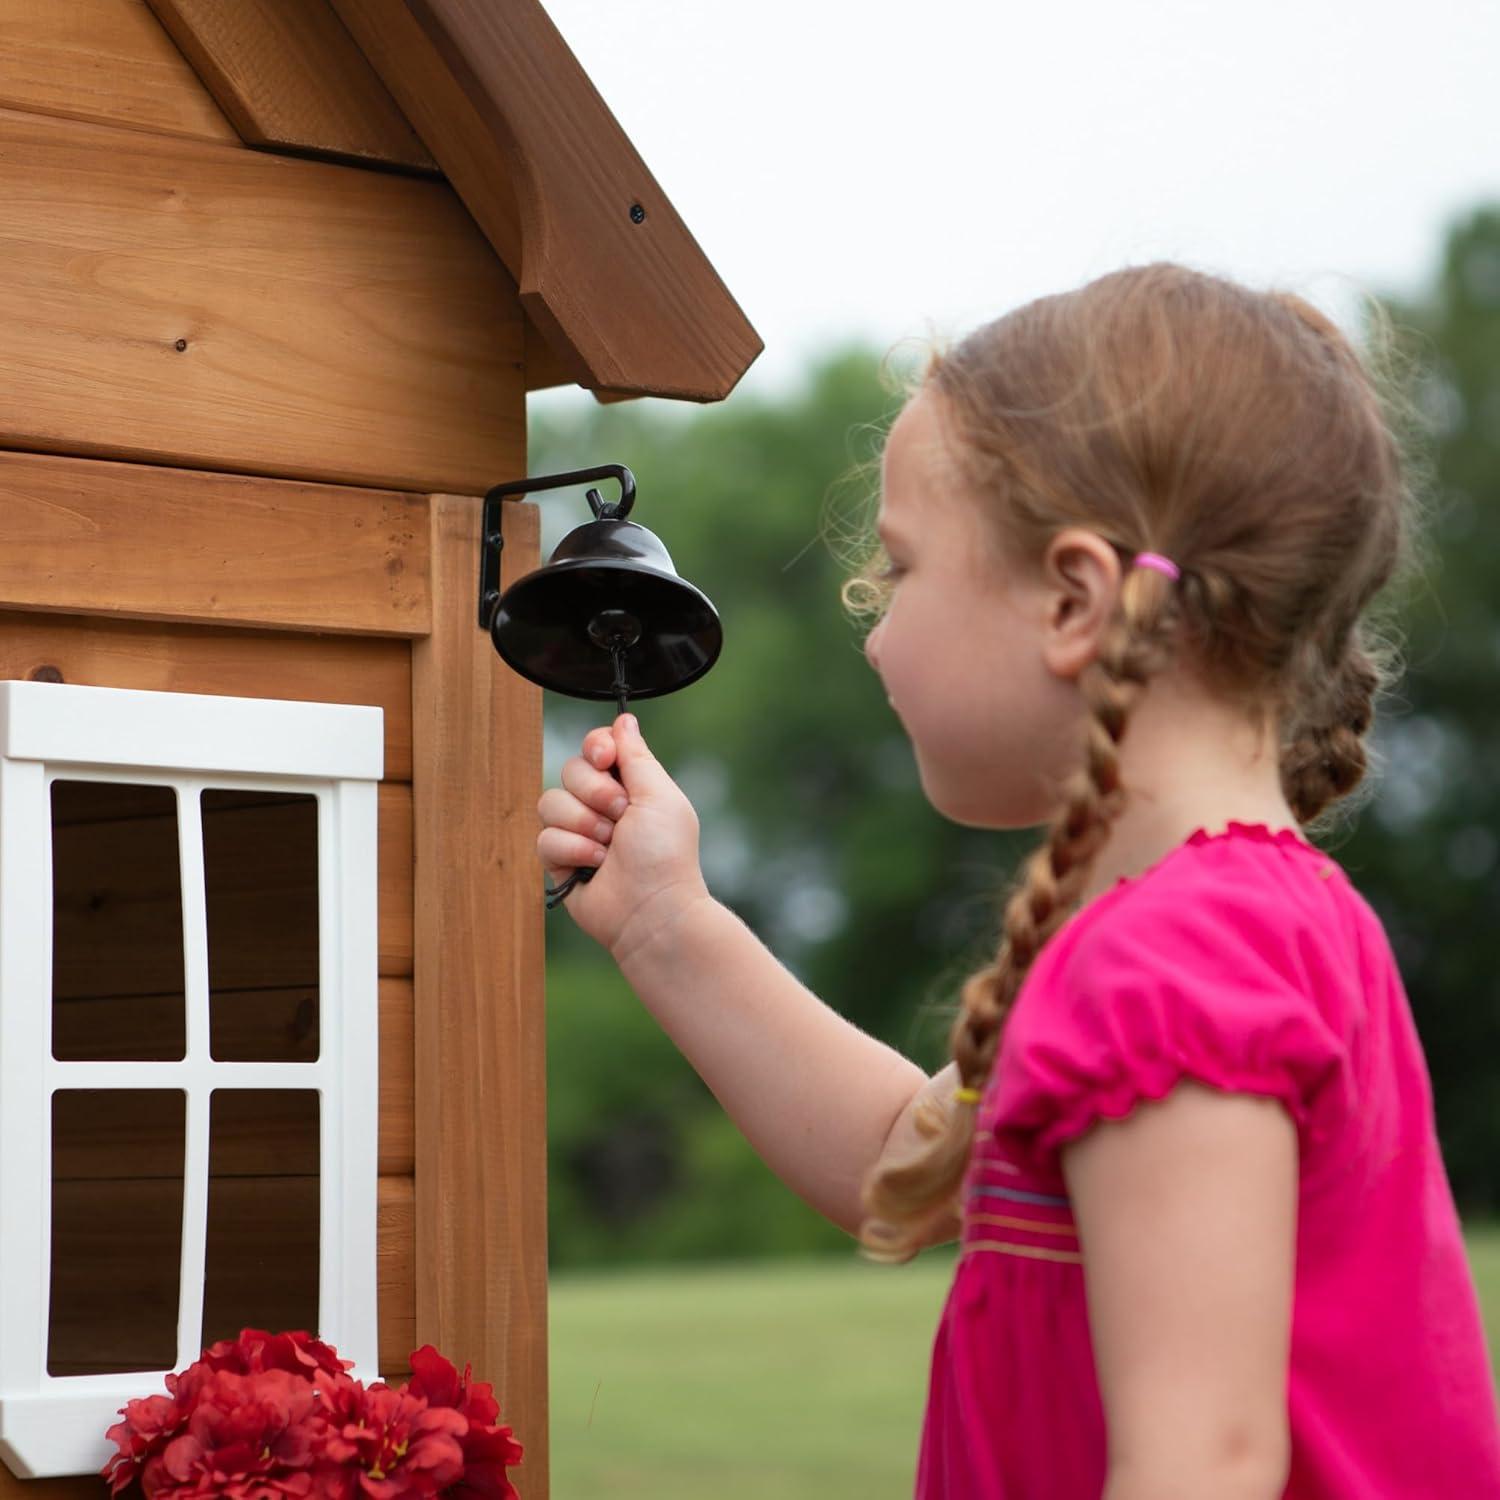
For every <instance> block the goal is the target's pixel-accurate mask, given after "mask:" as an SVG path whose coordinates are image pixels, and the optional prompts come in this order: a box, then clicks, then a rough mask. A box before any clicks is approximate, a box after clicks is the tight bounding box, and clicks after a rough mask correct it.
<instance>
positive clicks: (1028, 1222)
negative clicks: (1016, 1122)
mask: <svg viewBox="0 0 1500 1500" xmlns="http://www.w3.org/2000/svg"><path fill="white" fill-rule="evenodd" d="M975 1144H976V1152H975V1159H974V1162H973V1164H972V1166H971V1167H970V1169H969V1175H968V1178H967V1180H966V1182H965V1185H964V1194H963V1205H964V1207H963V1232H962V1234H961V1236H960V1238H959V1255H960V1256H961V1257H962V1256H966V1255H974V1254H1000V1255H1016V1256H1021V1257H1022V1258H1024V1259H1028V1260H1052V1261H1062V1262H1064V1263H1068V1264H1073V1265H1080V1264H1082V1261H1083V1256H1082V1254H1081V1253H1080V1252H1079V1248H1078V1229H1077V1226H1076V1225H1075V1224H1074V1223H1073V1213H1072V1209H1071V1207H1070V1206H1069V1203H1068V1200H1067V1199H1066V1198H1065V1197H1061V1196H1059V1195H1056V1194H1053V1193H1041V1192H1035V1191H1033V1190H1032V1189H1029V1188H1022V1187H1017V1186H1015V1177H1016V1175H1017V1171H1018V1169H1017V1168H1016V1167H1015V1166H1014V1164H1012V1163H1011V1162H1007V1161H1003V1160H1001V1159H1000V1158H999V1157H998V1155H995V1154H992V1151H991V1150H985V1149H984V1143H983V1142H980V1141H976V1143H975Z"/></svg>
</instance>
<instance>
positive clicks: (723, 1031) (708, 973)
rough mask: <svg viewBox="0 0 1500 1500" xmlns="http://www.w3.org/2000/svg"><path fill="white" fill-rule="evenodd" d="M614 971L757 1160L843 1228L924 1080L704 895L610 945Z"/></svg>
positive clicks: (853, 1221) (850, 1227) (854, 1219)
mask: <svg viewBox="0 0 1500 1500" xmlns="http://www.w3.org/2000/svg"><path fill="white" fill-rule="evenodd" d="M617 960H618V962H619V965H620V971H621V973H622V974H623V975H624V976H625V979H626V980H627V981H628V983H629V984H630V987H631V988H632V989H633V990H634V991H635V993H636V994H637V995H638V996H639V997H640V999H641V1003H642V1004H643V1005H645V1007H646V1008H647V1010H649V1011H650V1012H651V1014H652V1015H653V1016H654V1017H655V1018H656V1020H657V1021H658V1022H659V1023H660V1025H661V1027H662V1029H663V1030H664V1031H665V1032H666V1033H667V1035H668V1036H669V1037H671V1039H672V1041H673V1042H674V1043H675V1044H676V1045H677V1047H678V1048H679V1050H680V1051H681V1052H682V1053H683V1055H684V1056H685V1057H686V1058H687V1060H688V1061H689V1062H690V1063H691V1064H692V1065H693V1067H694V1068H696V1069H697V1071H698V1073H699V1075H700V1076H701V1077H702V1079H703V1081H704V1082H705V1083H706V1084H707V1085H708V1087H709V1088H710V1089H711V1090H712V1091H713V1093H714V1095H715V1097H716V1098H717V1099H718V1100H719V1102H720V1104H722V1105H723V1106H724V1108H725V1110H727V1111H728V1113H729V1116H730V1118H731V1119H732V1120H733V1121H734V1122H735V1124H736V1125H737V1126H738V1127H739V1129H740V1130H741V1132H742V1133H743V1134H744V1136H745V1138H746V1139H747V1140H748V1141H749V1142H750V1144H751V1146H753V1147H754V1148H755V1150H756V1151H757V1152H758V1153H759V1154H760V1156H761V1158H762V1159H763V1160H764V1161H765V1162H766V1164H767V1165H768V1166H769V1167H770V1168H771V1170H772V1171H773V1172H775V1173H776V1175H777V1176H778V1177H780V1178H781V1180H782V1181H783V1182H785V1183H786V1184H787V1186H788V1187H790V1188H791V1189H792V1190H793V1191H794V1192H796V1193H797V1194H799V1195H800V1196H801V1197H802V1198H803V1199H805V1200H806V1201H807V1202H808V1203H810V1204H811V1205H812V1206H813V1207H814V1208H816V1209H817V1210H818V1211H819V1212H820V1213H822V1214H823V1215H825V1216H826V1217H827V1218H829V1219H831V1220H832V1221H833V1222H834V1223H835V1224H837V1225H839V1226H840V1228H842V1229H845V1230H847V1231H848V1232H849V1233H850V1234H854V1233H855V1232H856V1231H857V1230H858V1227H859V1222H860V1219H861V1217H862V1216H863V1214H862V1209H861V1206H860V1198H859V1190H860V1182H861V1180H862V1179H863V1177H864V1174H865V1172H866V1170H867V1169H868V1168H869V1167H870V1165H871V1164H872V1163H873V1162H874V1161H875V1159H876V1157H877V1156H878V1155H879V1154H880V1151H881V1149H882V1147H883V1146H884V1144H885V1142H886V1139H887V1137H888V1136H890V1135H891V1132H892V1130H893V1129H896V1128H897V1127H898V1126H900V1127H901V1129H905V1128H908V1127H907V1123H906V1122H907V1119H908V1118H909V1109H908V1107H909V1106H910V1105H911V1103H912V1101H913V1099H914V1098H915V1096H916V1095H917V1094H918V1092H919V1091H920V1090H921V1089H923V1087H924V1086H926V1085H927V1084H928V1082H929V1080H928V1078H927V1075H926V1074H925V1073H923V1072H922V1070H921V1069H920V1068H918V1067H917V1066H916V1064H915V1063H913V1062H911V1061H909V1060H908V1059H907V1058H905V1057H903V1056H902V1055H901V1054H900V1053H899V1052H896V1051H895V1050H894V1049H892V1048H890V1047H888V1046H886V1045H885V1043H884V1042H880V1041H877V1040H876V1039H875V1038H874V1037H872V1036H869V1035H867V1034H866V1033H865V1032H863V1031H861V1030H860V1029H859V1028H858V1027H856V1026H854V1025H852V1024H851V1023H850V1022H848V1021H846V1020H845V1019H844V1018H843V1017H842V1016H840V1015H839V1014H838V1013H837V1012H836V1011H834V1010H832V1009H831V1008H830V1007H828V1006H827V1005H825V1004H824V1003H823V1002H822V1001H821V1000H819V999H818V997H817V996H816V995H814V994H813V993H812V991H811V990H809V989H807V988H806V986H804V985H802V984H801V983H799V982H798V980H797V979H796V978H794V977H793V975H792V974H790V973H789V972H788V971H787V970H786V969H785V968H784V967H783V966H782V964H781V963H780V962H779V961H778V960H777V958H776V957H775V955H774V954H773V953H772V952H771V951H770V950H769V949H768V948H767V947H766V946H765V945H764V944H763V943H762V942H761V941H760V940H759V939H758V938H757V937H756V936H755V934H754V933H752V932H751V931H750V929H749V928H748V927H747V926H746V925H745V924H744V922H742V921H741V920H740V918H739V917H738V916H736V915H735V914H734V913H733V912H732V911H730V910H729V908H728V907H726V906H723V905H722V904H721V903H719V902H717V901H715V900H714V899H713V898H712V897H710V896H707V895H705V896H703V897H701V898H700V899H698V900H697V901H695V902H693V903H692V904H691V905H689V906H687V907H685V908H684V909H683V910H682V911H681V912H679V913H678V914H677V915H676V916H675V917H674V918H672V919H671V920H670V921H669V922H666V923H664V924H663V925H662V926H660V927H659V928H657V929H656V930H655V931H654V932H653V933H652V934H651V936H650V938H649V939H647V940H646V941H644V942H643V943H641V944H639V945H638V946H635V947H634V948H633V949H632V950H631V951H629V952H626V953H623V954H620V955H617Z"/></svg>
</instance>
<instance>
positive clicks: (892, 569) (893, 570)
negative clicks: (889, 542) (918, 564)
mask: <svg viewBox="0 0 1500 1500" xmlns="http://www.w3.org/2000/svg"><path fill="white" fill-rule="evenodd" d="M905 571H906V570H905V569H904V568H898V567H897V566H896V564H895V563H893V562H888V563H886V565H885V566H884V567H883V568H882V569H881V570H880V571H879V572H878V573H877V574H876V575H875V576H876V578H878V579H879V580H880V582H881V583H892V582H894V581H895V580H896V579H897V578H899V577H900V576H901V575H902V573H904V572H905Z"/></svg>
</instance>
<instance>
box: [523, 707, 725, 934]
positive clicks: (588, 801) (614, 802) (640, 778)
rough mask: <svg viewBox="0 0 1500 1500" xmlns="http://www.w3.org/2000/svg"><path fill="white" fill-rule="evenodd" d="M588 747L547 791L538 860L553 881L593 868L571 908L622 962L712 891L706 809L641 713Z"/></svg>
mask: <svg viewBox="0 0 1500 1500" xmlns="http://www.w3.org/2000/svg"><path fill="white" fill-rule="evenodd" d="M582 748H583V753H582V755H575V756H574V757H573V758H572V759H571V760H569V761H568V762H567V763H566V764H565V765H564V766H563V768H562V785H561V786H560V787H548V789H547V790H546V791H545V792H543V793H542V796H541V800H540V801H539V802H538V803H537V813H538V815H539V816H540V817H541V820H542V831H541V833H539V834H538V835H537V841H536V852H537V858H538V859H539V860H540V861H541V863H542V867H543V869H545V870H546V872H547V874H548V876H549V877H550V878H551V880H552V881H553V883H554V884H558V883H560V882H561V881H563V880H565V879H567V877H568V876H569V875H571V874H572V873H573V871H574V870H575V869H576V868H577V867H578V866H580V865H582V866H584V867H594V868H595V874H594V876H593V877H592V878H591V879H590V880H588V881H587V882H580V883H579V884H578V885H575V886H574V887H573V889H572V890H571V891H570V892H569V893H568V895H567V897H566V899H565V900H564V902H563V905H565V906H566V907H567V908H568V911H569V913H570V914H571V915H572V918H573V920H574V921H575V922H576V923H577V924H578V925H579V926H580V927H581V928H582V929H583V930H584V931H585V932H586V933H588V935H589V936H590V937H591V938H593V939H594V941H595V942H597V943H599V944H601V945H602V946H603V947H605V948H607V949H608V950H609V952H610V954H611V956H612V957H614V958H615V960H616V961H617V962H618V961H619V960H620V959H621V958H622V957H623V956H624V955H625V954H627V953H629V952H632V951H634V950H635V949H636V948H637V947H639V946H640V945H641V944H642V943H644V942H645V941H647V940H648V939H649V938H650V937H651V936H652V935H653V934H654V933H655V932H657V931H659V930H660V929H661V928H662V927H663V926H665V925H667V924H670V923H671V922H673V921H674V920H675V919H676V917H677V916H678V915H679V914H680V912H681V911H682V910H683V909H684V908H685V907H687V906H689V905H691V904H693V903H694V902H696V901H698V900H701V899H704V898H706V897H707V896H708V888H707V886H706V885H705V884H704V881H703V874H702V871H701V870H700V868H699V865H698V815H697V813H696V812H694V810H693V805H692V803H691V802H689V801H688V799H687V797H686V795H685V794H684V793H683V791H682V789H681V788H680V787H679V786H678V785H677V783H676V782H675V781H673V780H672V778H671V777H670V776H668V775H667V773H666V771H665V770H664V769H663V768H662V766H661V763H660V762H659V761H658V760H657V759H656V757H655V756H654V755H652V753H651V751H650V749H649V747H648V746H647V744H646V742H645V740H644V739H643V738H642V737H641V732H640V728H639V726H638V725H637V723H636V720H635V716H634V715H633V714H621V715H620V716H619V717H618V718H617V719H616V720H615V722H614V725H613V728H611V729H604V728H600V729H591V730H590V731H589V732H588V733H587V734H586V735H585V736H584V739H583V747H582ZM612 766H618V767H619V772H620V778H621V779H620V780H619V781H616V780H615V778H614V777H613V776H611V775H610V768H611V767H612Z"/></svg>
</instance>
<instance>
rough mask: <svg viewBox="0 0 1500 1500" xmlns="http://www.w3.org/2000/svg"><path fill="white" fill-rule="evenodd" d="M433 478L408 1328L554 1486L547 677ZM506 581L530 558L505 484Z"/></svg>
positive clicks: (472, 506)
mask: <svg viewBox="0 0 1500 1500" xmlns="http://www.w3.org/2000/svg"><path fill="white" fill-rule="evenodd" d="M481 509H482V501H481V500H479V499H478V498H477V497H474V496H456V495H433V496H432V497H431V537H432V633H431V635H430V636H427V637H425V638H424V639H421V640H418V641H417V642H415V643H414V645H413V661H412V709H413V719H414V724H413V738H414V744H413V753H414V773H415V774H414V785H413V797H414V819H415V853H416V929H415V945H416V946H415V995H414V1004H415V1030H416V1037H415V1044H416V1045H415V1070H416V1080H415V1082H416V1220H417V1223H416V1232H417V1243H416V1283H417V1307H416V1339H417V1343H418V1345H421V1344H423V1343H426V1342H431V1343H433V1344H436V1345H437V1347H438V1349H439V1350H440V1351H441V1352H442V1353H443V1354H445V1355H447V1356H448V1357H449V1358H450V1359H452V1360H453V1361H454V1362H455V1363H456V1364H457V1365H458V1366H459V1368H460V1369H462V1368H463V1365H464V1363H465V1361H472V1363H473V1366H474V1374H475V1377H476V1378H478V1379H482V1380H489V1381H492V1382H493V1383H494V1387H495V1395H496V1398H497V1399H498V1400H499V1402H500V1410H501V1418H502V1420H503V1421H506V1422H509V1423H510V1424H511V1425H512V1426H513V1427H514V1429H515V1433H516V1437H517V1439H518V1440H519V1441H520V1442H521V1443H522V1444H523V1445H524V1446H525V1450H526V1456H525V1459H524V1460H523V1462H522V1465H521V1466H520V1468H519V1469H518V1470H517V1471H516V1472H515V1476H514V1477H515V1482H516V1485H517V1488H518V1489H519V1490H520V1491H521V1493H522V1494H523V1495H524V1496H525V1497H526V1500H545V1497H546V1495H547V1194H546V1092H545V1084H546V1079H545V1037H546V1018H545V1014H544V1009H543V983H544V981H543V959H544V934H543V926H542V920H543V915H544V907H543V894H542V886H543V882H542V876H541V869H540V866H538V864H537V862H536V857H535V842H536V833H537V823H536V802H537V798H538V796H539V795H540V794H541V765H542V701H541V699H542V695H541V690H540V689H539V688H536V687H534V686H533V685H532V684H531V683H529V682H526V681H525V680H524V679H522V678H521V677H519V676H518V675H517V674H516V673H514V672H512V671H511V670H510V669H509V668H507V667H506V666H505V665H504V663H503V662H501V660H500V658H499V657H498V656H497V655H496V654H495V650H494V647H493V646H492V645H491V644H490V639H489V637H488V635H486V634H485V633H484V632H483V631H482V630H480V629H479V627H478V624H477V622H476V610H477V607H478V593H477V589H478V576H479V543H480V513H481ZM504 511H505V549H504V554H503V580H502V581H503V583H504V584H505V585H508V584H509V583H510V582H511V581H512V580H513V579H515V578H519V577H520V576H521V574H522V573H524V572H529V571H530V570H531V569H532V568H534V567H536V566H537V563H538V549H539V525H538V517H537V511H536V507H535V506H533V505H528V504H507V505H506V506H505V507H504Z"/></svg>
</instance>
